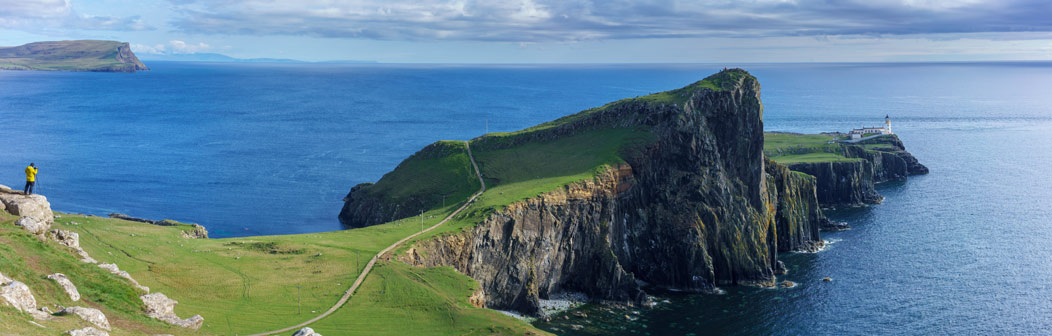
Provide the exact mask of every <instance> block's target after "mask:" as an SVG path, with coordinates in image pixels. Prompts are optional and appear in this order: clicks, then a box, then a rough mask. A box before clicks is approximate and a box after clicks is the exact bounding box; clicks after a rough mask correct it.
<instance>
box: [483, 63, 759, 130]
mask: <svg viewBox="0 0 1052 336" xmlns="http://www.w3.org/2000/svg"><path fill="white" fill-rule="evenodd" d="M742 78H752V79H753V80H755V79H756V78H755V77H753V76H752V75H751V74H749V72H748V71H745V70H743V69H728V70H724V71H720V72H718V73H715V74H713V75H710V76H708V77H705V79H702V80H700V81H697V82H694V83H692V84H690V85H687V86H684V87H682V88H679V89H675V90H669V91H663V92H658V93H654V94H649V95H646V96H640V97H634V98H625V99H621V100H618V101H615V102H611V103H607V104H606V105H603V106H600V107H595V108H590V109H587V110H584V111H581V112H577V113H574V114H571V115H568V116H565V117H562V118H559V119H555V120H552V121H549V122H546V123H543V124H540V125H536V126H533V127H529V128H526V129H523V130H519V131H514V132H494V133H489V134H486V135H484V136H483V137H507V136H514V135H521V134H525V133H530V132H536V131H540V130H545V129H551V128H556V127H560V126H563V125H568V124H571V123H573V122H574V121H578V120H581V119H584V118H585V117H588V116H589V115H592V114H594V113H596V112H599V111H603V110H606V109H609V108H611V107H615V106H620V105H624V104H629V103H636V102H647V103H656V104H675V105H676V106H680V107H682V106H683V104H684V103H686V101H687V99H690V97H691V96H692V95H693V94H694V93H695V92H697V91H700V90H703V89H708V90H712V91H725V90H729V89H732V88H734V86H735V84H736V83H739V82H740V81H741V80H742Z"/></svg>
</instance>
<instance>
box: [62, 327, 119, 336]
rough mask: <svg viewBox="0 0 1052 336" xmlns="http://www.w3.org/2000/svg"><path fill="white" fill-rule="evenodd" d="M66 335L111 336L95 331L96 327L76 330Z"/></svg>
mask: <svg viewBox="0 0 1052 336" xmlns="http://www.w3.org/2000/svg"><path fill="white" fill-rule="evenodd" d="M66 333H67V334H69V335H70V336H110V333H108V332H105V331H102V330H98V329H95V328H94V327H87V328H81V329H74V330H70V331H67V332H66Z"/></svg>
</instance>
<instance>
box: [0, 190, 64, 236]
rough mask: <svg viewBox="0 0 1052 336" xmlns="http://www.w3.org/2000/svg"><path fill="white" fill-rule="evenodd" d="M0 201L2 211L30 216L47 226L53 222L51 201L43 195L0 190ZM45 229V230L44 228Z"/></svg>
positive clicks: (53, 215) (20, 215)
mask: <svg viewBox="0 0 1052 336" xmlns="http://www.w3.org/2000/svg"><path fill="white" fill-rule="evenodd" d="M0 202H2V203H4V208H5V210H4V211H7V212H8V213H10V214H12V215H16V216H19V217H30V218H34V219H36V220H38V221H40V222H43V223H44V224H46V225H47V226H51V224H54V223H55V214H54V213H53V212H51V203H48V201H47V197H44V196H43V195H37V194H34V195H28V196H27V195H22V193H10V192H0ZM45 231H46V230H45Z"/></svg>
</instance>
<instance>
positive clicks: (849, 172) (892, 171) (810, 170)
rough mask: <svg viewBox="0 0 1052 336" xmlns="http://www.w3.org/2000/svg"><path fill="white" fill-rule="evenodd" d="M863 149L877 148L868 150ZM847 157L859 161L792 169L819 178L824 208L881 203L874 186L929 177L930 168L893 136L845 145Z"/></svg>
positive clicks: (807, 164)
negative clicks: (916, 177) (918, 175)
mask: <svg viewBox="0 0 1052 336" xmlns="http://www.w3.org/2000/svg"><path fill="white" fill-rule="evenodd" d="M864 145H875V146H874V147H873V149H872V150H867V149H866V148H865V147H863V146H864ZM844 156H846V157H848V158H855V159H858V160H856V161H853V162H815V163H793V164H790V165H789V168H790V169H792V170H795V171H799V172H804V173H807V174H809V175H812V176H814V177H815V178H816V181H817V183H818V185H817V191H818V200H819V202H821V203H822V205H824V206H857V205H862V204H875V203H880V201H881V200H883V199H884V198H883V197H881V196H880V194H878V193H877V191H876V190H875V189H874V184H875V183H880V182H887V181H899V180H905V179H906V178H907V176H909V175H917V174H927V173H928V168H927V167H925V166H924V165H922V164H920V162H918V161H917V158H915V157H913V155H911V154H910V153H909V152H907V151H906V147H905V146H904V145H903V144H902V141H901V140H899V138H898V136H896V135H894V134H891V135H885V136H881V137H875V138H873V139H869V140H866V141H863V142H860V143H858V144H850V145H844Z"/></svg>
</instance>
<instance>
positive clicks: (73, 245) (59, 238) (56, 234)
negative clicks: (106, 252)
mask: <svg viewBox="0 0 1052 336" xmlns="http://www.w3.org/2000/svg"><path fill="white" fill-rule="evenodd" d="M48 235H49V236H50V237H51V240H54V241H56V242H58V243H59V244H60V245H62V246H65V247H68V248H70V249H72V250H73V251H74V252H76V253H77V255H78V256H80V261H82V262H86V263H90V264H97V263H98V261H97V260H95V258H92V257H91V256H90V255H88V252H87V251H84V249H83V248H81V247H80V235H79V234H77V233H76V232H73V231H67V230H59V229H54V230H51V231H48Z"/></svg>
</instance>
